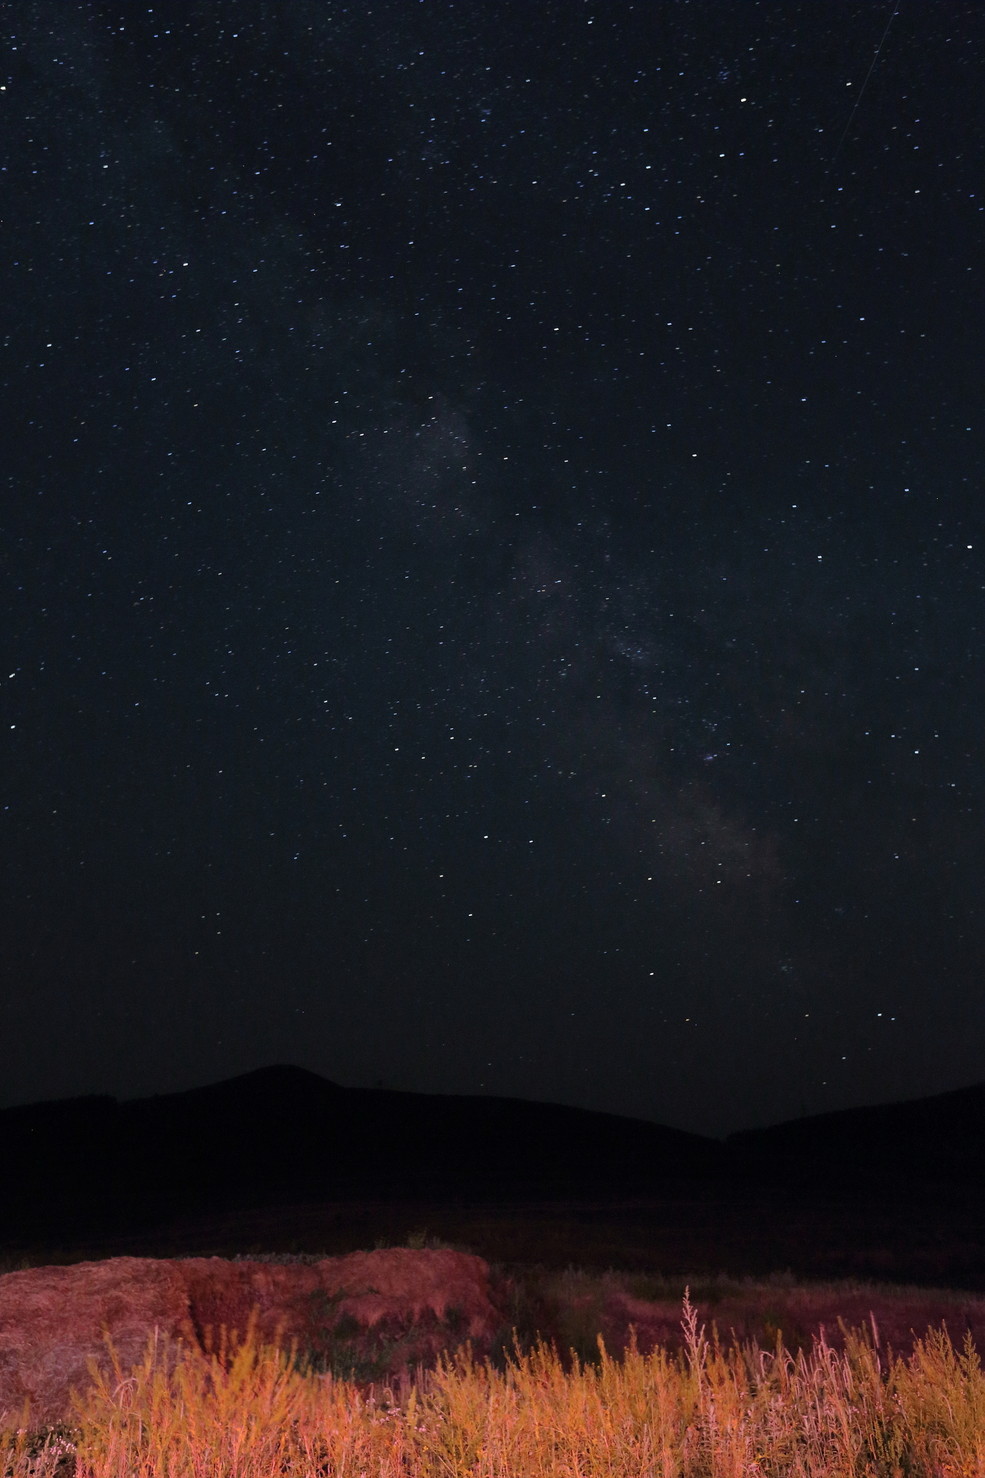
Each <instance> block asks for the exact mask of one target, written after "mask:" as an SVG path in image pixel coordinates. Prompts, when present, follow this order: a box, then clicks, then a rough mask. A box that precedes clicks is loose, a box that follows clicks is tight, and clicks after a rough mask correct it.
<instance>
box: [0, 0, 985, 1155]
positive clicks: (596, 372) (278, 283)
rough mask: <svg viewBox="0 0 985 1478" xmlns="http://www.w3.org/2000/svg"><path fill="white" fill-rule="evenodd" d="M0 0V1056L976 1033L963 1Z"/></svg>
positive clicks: (508, 1089)
mask: <svg viewBox="0 0 985 1478" xmlns="http://www.w3.org/2000/svg"><path fill="white" fill-rule="evenodd" d="M2 36H3V61H2V69H3V72H4V73H5V75H4V77H3V82H4V90H3V92H2V93H0V117H2V128H0V154H2V173H0V216H2V227H0V250H2V282H3V296H2V308H0V316H2V335H0V342H2V359H0V375H2V383H3V402H2V404H3V413H2V460H0V472H2V487H0V534H2V540H0V558H2V582H0V612H2V614H0V643H2V650H3V663H4V665H3V667H2V673H0V677H2V687H0V694H2V697H0V713H2V758H0V802H2V812H0V819H2V825H3V833H2V836H3V842H2V848H0V862H2V868H3V890H2V897H3V909H4V916H3V921H2V932H0V948H2V956H0V966H2V984H0V1105H10V1104H15V1103H22V1102H30V1101H35V1100H39V1099H43V1098H53V1097H65V1096H69V1095H74V1094H81V1093H97V1092H101V1093H112V1094H115V1095H117V1096H118V1097H122V1098H127V1097H136V1096H142V1095H145V1094H150V1093H160V1092H170V1091H174V1090H178V1089H183V1088H189V1087H193V1086H197V1085H199V1084H204V1083H208V1082H214V1081H216V1080H218V1079H221V1078H225V1077H231V1076H233V1075H234V1074H237V1073H240V1072H245V1071H248V1070H249V1069H251V1068H254V1067H259V1066H262V1065H265V1064H268V1063H274V1062H291V1063H295V1064H297V1065H298V1066H302V1067H306V1068H309V1069H311V1070H313V1071H315V1072H318V1073H321V1074H323V1075H324V1076H326V1077H329V1078H332V1079H334V1080H335V1081H337V1082H339V1083H343V1084H347V1085H350V1086H361V1087H373V1086H378V1085H381V1086H386V1087H392V1088H401V1089H409V1090H416V1091H421V1092H436V1093H480V1094H498V1095H507V1096H515V1097H520V1098H527V1099H541V1100H549V1101H554V1102H561V1103H568V1104H574V1105H580V1106H584V1107H587V1108H596V1109H604V1110H607V1111H609V1112H615V1113H623V1114H631V1115H634V1116H638V1117H641V1118H647V1119H653V1120H656V1121H658V1122H661V1123H665V1124H670V1125H675V1126H678V1127H681V1128H685V1129H693V1130H698V1131H701V1132H704V1133H711V1134H724V1133H727V1132H730V1131H732V1130H735V1129H739V1128H745V1127H749V1126H752V1125H755V1124H763V1123H769V1122H776V1121H779V1120H781V1119H784V1118H792V1117H796V1116H797V1115H799V1114H801V1113H804V1112H806V1113H817V1112H821V1111H823V1110H826V1109H832V1108H840V1107H847V1106H850V1105H857V1104H863V1103H874V1102H881V1101H889V1100H893V1099H899V1098H904V1097H915V1096H919V1095H922V1094H925V1093H931V1092H939V1091H943V1090H945V1089H948V1088H954V1087H958V1086H962V1085H965V1084H969V1083H974V1082H977V1081H981V1080H983V1079H985V908H983V899H985V831H983V812H982V805H983V799H985V774H983V765H982V760H983V733H985V663H983V642H985V575H983V552H985V529H983V527H982V525H983V512H985V505H983V497H985V487H983V475H982V470H983V461H985V435H983V430H985V422H983V394H985V286H983V275H985V270H983V269H985V148H983V145H985V111H983V108H982V77H983V75H985V11H983V7H982V5H981V3H980V0H934V3H930V0H899V3H898V4H896V5H894V4H893V3H892V0H890V3H887V4H883V3H876V0H852V3H845V0H824V3H823V4H822V3H818V0H731V3H723V0H637V3H629V0H596V3H587V0H536V3H533V0H359V3H334V0H238V3H237V0H165V3H156V4H153V5H149V4H146V3H127V4H123V3H116V4H104V3H99V0H89V3H78V0H24V3H21V4H18V5H16V6H11V7H8V8H7V10H6V14H5V17H4V20H3V23H2Z"/></svg>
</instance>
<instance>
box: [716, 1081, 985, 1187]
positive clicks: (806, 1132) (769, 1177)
mask: <svg viewBox="0 0 985 1478" xmlns="http://www.w3.org/2000/svg"><path fill="white" fill-rule="evenodd" d="M726 1151H727V1154H728V1158H729V1163H730V1170H731V1174H732V1175H733V1176H735V1177H737V1178H739V1179H742V1180H745V1181H747V1182H750V1183H763V1182H774V1183H779V1184H783V1185H785V1186H788V1187H802V1188H809V1187H810V1186H811V1184H815V1185H817V1186H818V1187H819V1188H820V1187H822V1186H827V1187H830V1186H832V1185H837V1186H839V1187H841V1188H844V1189H846V1190H851V1191H852V1192H853V1193H855V1194H859V1193H861V1192H868V1193H869V1194H871V1195H885V1194H890V1193H894V1192H898V1193H900V1194H905V1195H911V1196H912V1195H914V1194H916V1193H918V1192H924V1193H926V1194H927V1195H944V1196H948V1197H951V1198H954V1197H957V1198H959V1199H962V1200H966V1201H967V1200H973V1199H977V1198H982V1197H983V1196H985V1083H978V1084H975V1085H974V1086H973V1087H970V1088H957V1089H954V1090H952V1091H951V1092H949V1093H937V1094H934V1095H933V1096H932V1097H928V1098H916V1099H908V1100H905V1101H903V1102H901V1103H889V1104H877V1105H875V1106H873V1107H869V1108H856V1109H841V1110H838V1111H836V1112H833V1113H827V1114H816V1115H812V1116H811V1117H810V1118H803V1119H794V1120H790V1121H788V1122H786V1123H783V1124H775V1125H772V1126H770V1127H769V1128H767V1129H752V1130H746V1131H743V1132H742V1133H739V1134H732V1135H730V1136H729V1138H728V1140H727V1141H726Z"/></svg>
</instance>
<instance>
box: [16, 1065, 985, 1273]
mask: <svg viewBox="0 0 985 1478" xmlns="http://www.w3.org/2000/svg"><path fill="white" fill-rule="evenodd" d="M983 1125H985V1087H983V1086H979V1087H974V1088H968V1089H964V1090H959V1091H957V1092H954V1093H948V1094H943V1095H940V1096H939V1097H934V1098H929V1099H922V1100H916V1101H913V1102H908V1103H902V1104H894V1105H887V1106H885V1107H875V1108H869V1109H859V1110H847V1111H843V1112H841V1113H836V1114H830V1115H824V1116H820V1117H818V1118H814V1119H803V1120H797V1121H793V1122H790V1123H787V1124H781V1125H778V1126H775V1127H773V1128H768V1129H763V1130H757V1131H750V1132H746V1133H741V1134H736V1135H731V1136H729V1138H728V1139H727V1140H725V1141H721V1140H714V1139H709V1138H704V1137H702V1136H699V1135H692V1134H686V1133H683V1132H681V1131H678V1130H673V1129H668V1128H664V1127H662V1126H659V1125H656V1124H650V1123H645V1122H641V1121H634V1120H627V1119H621V1118H619V1117H617V1116H614V1115H606V1114H595V1113H590V1112H587V1111H585V1110H581V1109H574V1108H565V1107H561V1106H557V1105H552V1104H542V1103H529V1102H520V1101H517V1100H509V1099H497V1098H479V1097H473V1098H469V1097H457V1098H456V1097H445V1096H441V1095H427V1094H411V1093H395V1092H392V1091H387V1090H382V1089H380V1090H373V1089H359V1088H342V1087H340V1086H338V1085H337V1084H335V1083H331V1082H329V1081H327V1080H325V1079H322V1078H319V1077H318V1076H317V1075H316V1074H314V1073H310V1072H307V1071H305V1070H303V1069H299V1068H292V1067H287V1066H280V1067H270V1068H266V1069H261V1070H258V1071H256V1072H253V1073H248V1074H246V1075H244V1076H242V1077H239V1078H234V1079H230V1080H228V1081H226V1082H222V1083H217V1084H212V1085H209V1086H206V1087H202V1088H199V1089H193V1090H190V1091H187V1092H184V1093H177V1094H166V1095H160V1096H157V1097H153V1098H147V1099H137V1100H131V1101H125V1102H122V1103H118V1102H117V1101H116V1100H114V1099H112V1098H110V1097H108V1096H107V1097H102V1098H97V1097H94V1098H88V1099H77V1100H68V1101H62V1102H54V1103H43V1104H35V1105H26V1106H24V1107H21V1108H16V1109H6V1110H3V1111H2V1112H0V1183H2V1185H3V1186H4V1200H3V1216H2V1228H0V1247H2V1248H3V1249H4V1251H5V1253H6V1255H7V1256H8V1258H10V1259H16V1255H17V1254H18V1252H25V1251H31V1252H32V1256H33V1257H34V1258H35V1260H36V1258H37V1255H38V1249H40V1248H47V1249H49V1251H51V1252H54V1253H57V1254H58V1255H59V1256H61V1255H65V1256H72V1257H76V1258H77V1257H80V1256H82V1255H83V1254H85V1255H88V1256H94V1255H95V1256H98V1255H110V1254H112V1255H122V1254H124V1253H126V1254H130V1253H141V1254H142V1255H143V1254H147V1255H150V1254H151V1252H152V1250H153V1255H159V1256H178V1255H185V1256H187V1255H192V1254H195V1255H200V1254H206V1253H212V1254H216V1253H218V1254H220V1255H224V1256H231V1255H234V1254H244V1253H246V1252H249V1251H253V1252H259V1251H266V1252H271V1253H272V1252H275V1251H282V1252H294V1253H298V1252H301V1251H305V1250H306V1251H312V1252H313V1251H315V1250H321V1251H323V1252H324V1251H326V1250H328V1249H333V1250H347V1251H348V1250H351V1249H352V1248H354V1247H357V1246H360V1245H367V1246H372V1245H373V1244H374V1243H375V1242H376V1241H378V1240H379V1239H380V1238H394V1237H396V1238H398V1239H399V1238H401V1237H403V1236H404V1235H406V1234H407V1233H408V1232H414V1231H416V1232H417V1233H418V1234H422V1233H425V1232H426V1233H428V1234H429V1235H430V1236H432V1237H436V1238H440V1239H445V1240H449V1241H455V1242H456V1243H462V1244H463V1245H466V1244H467V1245H468V1246H469V1247H470V1249H471V1250H473V1251H476V1252H479V1253H480V1254H481V1255H484V1256H489V1257H494V1258H497V1259H500V1260H506V1261H510V1260H513V1261H521V1262H522V1261H527V1262H530V1261H538V1262H543V1263H545V1264H546V1265H553V1266H555V1267H564V1266H567V1265H569V1264H573V1265H584V1266H595V1267H596V1268H605V1267H609V1266H613V1267H615V1266H621V1267H623V1268H631V1267H637V1268H640V1269H647V1270H650V1271H652V1272H656V1273H663V1274H673V1275H686V1274H688V1273H691V1274H694V1273H703V1274H706V1275H707V1274H715V1273H729V1274H731V1275H733V1276H737V1275H742V1274H744V1273H749V1274H751V1273H756V1274H768V1273H776V1272H784V1271H786V1272H788V1273H792V1274H799V1275H801V1276H804V1277H810V1276H815V1277H829V1278H830V1277H859V1278H877V1279H884V1280H887V1281H895V1282H898V1283H920V1282H923V1283H928V1284H934V1285H946V1284H949V1283H950V1284H952V1285H953V1286H955V1287H962V1288H965V1289H968V1290H976V1289H983V1290H985V1273H983V1271H982V1269H983V1246H985V1241H983V1238H985V1173H983V1170H985V1167H983V1158H985V1149H983V1147H985V1133H983Z"/></svg>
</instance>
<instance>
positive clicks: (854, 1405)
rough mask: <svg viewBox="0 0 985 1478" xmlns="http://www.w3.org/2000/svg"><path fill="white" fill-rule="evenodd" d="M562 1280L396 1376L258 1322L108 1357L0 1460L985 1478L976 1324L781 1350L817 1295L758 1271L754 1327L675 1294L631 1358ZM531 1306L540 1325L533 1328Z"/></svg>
mask: <svg viewBox="0 0 985 1478" xmlns="http://www.w3.org/2000/svg"><path fill="white" fill-rule="evenodd" d="M413 1240H415V1241H417V1242H418V1244H420V1242H421V1241H422V1240H425V1239H423V1238H415V1239H413ZM559 1276H560V1275H558V1274H557V1273H556V1272H555V1273H553V1274H549V1273H548V1272H547V1271H545V1270H541V1271H540V1272H539V1273H537V1272H536V1271H534V1270H528V1272H527V1275H526V1277H525V1278H524V1279H520V1280H518V1281H516V1282H515V1289H516V1296H515V1302H514V1307H513V1310H512V1312H513V1314H514V1315H515V1327H516V1334H515V1337H511V1339H510V1340H509V1341H508V1342H504V1347H503V1349H502V1351H501V1352H497V1353H496V1354H494V1355H493V1356H492V1357H490V1358H487V1359H485V1360H479V1359H475V1358H473V1357H472V1354H471V1351H470V1350H469V1348H468V1346H465V1347H463V1348H462V1349H461V1350H459V1351H458V1352H456V1353H455V1354H454V1355H448V1356H447V1357H445V1358H443V1359H442V1361H441V1362H440V1363H439V1365H438V1367H437V1368H436V1369H433V1370H431V1371H425V1370H419V1371H417V1372H416V1373H415V1374H414V1376H413V1377H412V1378H411V1377H408V1378H407V1379H405V1380H404V1381H403V1382H402V1383H400V1384H399V1386H396V1387H393V1386H388V1385H386V1384H385V1383H376V1384H372V1383H370V1384H367V1383H366V1382H365V1381H362V1382H360V1381H357V1380H351V1379H346V1378H344V1377H343V1376H342V1375H341V1374H339V1373H321V1372H318V1371H316V1370H313V1369H312V1368H311V1367H310V1366H308V1365H306V1363H305V1361H304V1360H303V1358H302V1357H301V1356H299V1355H298V1352H296V1351H294V1352H291V1353H287V1352H284V1351H278V1350H275V1349H271V1348H263V1347H261V1346H259V1345H258V1344H257V1342H256V1340H255V1339H254V1338H253V1333H252V1331H247V1334H246V1337H245V1338H244V1340H243V1341H242V1342H241V1343H239V1344H235V1343H232V1344H231V1345H230V1346H229V1347H228V1348H227V1347H226V1345H225V1343H223V1344H222V1345H221V1346H220V1348H219V1350H218V1351H217V1353H216V1354H214V1355H212V1356H206V1355H202V1354H200V1353H198V1352H194V1353H193V1352H187V1353H186V1354H185V1356H184V1357H183V1359H182V1361H181V1362H180V1363H179V1365H178V1367H177V1368H176V1369H175V1370H174V1371H173V1373H172V1375H171V1376H170V1377H167V1376H165V1375H164V1374H163V1373H162V1372H161V1371H159V1370H157V1369H155V1365H154V1352H153V1348H152V1347H151V1346H149V1347H148V1351H147V1355H146V1358H145V1360H144V1361H143V1363H142V1364H141V1365H140V1366H139V1367H137V1368H136V1369H135V1370H133V1371H125V1370H121V1369H120V1368H119V1365H118V1363H117V1364H116V1368H115V1372H114V1376H113V1378H112V1379H111V1380H109V1381H106V1380H105V1379H101V1378H99V1379H96V1380H95V1382H94V1384H93V1386H92V1388H91V1390H90V1391H88V1392H87V1393H85V1394H84V1395H81V1396H80V1397H78V1398H77V1403H76V1414H75V1420H74V1421H73V1423H72V1424H71V1425H70V1426H65V1427H61V1428H58V1429H54V1430H48V1431H45V1432H37V1433H31V1432H30V1430H29V1428H28V1427H27V1426H26V1425H24V1426H20V1427H17V1426H13V1427H11V1428H9V1429H8V1430H7V1431H6V1432H3V1433H0V1464H2V1470H0V1471H2V1474H3V1478H71V1475H73V1474H74V1475H75V1478H272V1475H297V1478H315V1475H318V1478H330V1475H331V1478H398V1475H399V1478H460V1475H461V1478H464V1475H470V1478H547V1475H552V1478H553V1475H565V1478H624V1475H625V1478H650V1475H654V1478H753V1475H763V1478H781V1475H782V1478H786V1475H798V1478H800V1475H802V1478H808V1475H809V1478H855V1475H859V1478H862V1475H864V1478H983V1475H985V1374H983V1372H982V1369H981V1366H980V1363H979V1359H978V1355H977V1353H976V1350H975V1347H974V1344H973V1342H972V1340H971V1337H970V1336H966V1338H965V1339H964V1341H956V1342H954V1343H952V1340H951V1339H950V1337H949V1336H948V1334H947V1332H946V1331H945V1330H944V1329H943V1328H937V1329H936V1330H930V1331H929V1332H927V1333H926V1334H925V1335H923V1336H922V1337H920V1338H916V1339H911V1341H910V1347H909V1349H908V1350H907V1351H906V1352H905V1353H903V1354H896V1353H894V1352H893V1350H892V1348H891V1347H890V1346H889V1345H888V1344H887V1342H886V1340H885V1338H884V1337H883V1335H882V1333H881V1331H880V1328H879V1326H878V1324H877V1322H876V1321H875V1319H872V1320H869V1321H866V1322H865V1323H863V1324H859V1325H858V1326H857V1327H856V1328H855V1329H854V1330H852V1329H850V1328H848V1327H847V1326H844V1325H843V1326H842V1327H840V1328H836V1329H834V1330H833V1331H832V1333H831V1336H830V1337H829V1336H828V1335H826V1334H824V1333H821V1334H818V1333H817V1332H815V1333H814V1334H813V1335H811V1336H810V1338H807V1337H806V1336H805V1335H803V1333H801V1335H800V1336H799V1337H798V1338H797V1340H796V1341H795V1344H796V1345H797V1346H798V1347H796V1348H790V1346H789V1343H788V1342H787V1341H786V1340H785V1334H784V1331H783V1329H782V1328H779V1327H774V1326H775V1323H776V1317H777V1316H776V1315H775V1313H774V1312H772V1305H773V1304H775V1303H776V1300H777V1297H778V1293H780V1292H782V1293H783V1294H784V1295H785V1297H786V1298H787V1300H788V1302H787V1304H786V1307H787V1308H789V1299H790V1298H792V1297H794V1298H796V1297H799V1298H800V1299H801V1304H800V1305H799V1306H800V1307H803V1308H808V1309H810V1308H815V1309H816V1307H818V1306H819V1305H818V1303H817V1300H818V1298H819V1297H820V1295H818V1294H817V1293H816V1292H815V1293H812V1291H811V1290H810V1289H801V1288H798V1287H796V1286H793V1285H791V1284H790V1281H789V1279H788V1280H786V1281H784V1280H783V1279H780V1280H775V1281H774V1283H773V1284H772V1285H771V1284H760V1285H759V1286H758V1291H756V1293H755V1298H754V1299H753V1303H754V1304H755V1299H758V1300H759V1310H758V1311H759V1315H761V1317H758V1318H755V1319H753V1320H752V1321H751V1323H747V1325H746V1327H747V1328H750V1329H752V1330H753V1334H752V1335H751V1336H750V1337H746V1338H742V1337H739V1335H736V1334H733V1333H732V1331H731V1330H730V1333H729V1338H728V1340H726V1339H724V1338H722V1337H721V1336H720V1334H719V1330H718V1327H717V1321H716V1324H715V1325H714V1326H712V1327H711V1328H709V1327H707V1326H706V1324H703V1323H702V1322H701V1320H700V1319H699V1315H698V1312H697V1309H696V1307H695V1304H694V1303H693V1302H692V1297H691V1293H690V1291H688V1292H686V1293H685V1296H684V1301H683V1306H681V1305H680V1304H679V1305H678V1309H677V1315H676V1326H677V1327H676V1331H675V1333H676V1338H675V1339H673V1340H668V1341H667V1342H666V1343H663V1344H658V1345H655V1346H654V1347H653V1348H652V1350H649V1351H647V1352H641V1350H640V1349H639V1348H638V1346H637V1345H636V1342H635V1339H633V1338H632V1337H631V1339H630V1341H629V1344H628V1348H626V1349H625V1350H624V1351H620V1352H619V1353H618V1354H614V1353H611V1352H610V1351H609V1350H607V1348H606V1346H605V1342H604V1339H603V1338H600V1337H599V1336H598V1334H597V1332H596V1333H594V1334H593V1330H594V1328H595V1325H597V1323H598V1319H597V1318H596V1315H597V1313H598V1310H599V1309H600V1308H601V1306H602V1304H603V1302H604V1298H603V1293H604V1287H603V1285H604V1279H603V1278H601V1277H600V1276H599V1275H598V1274H589V1273H587V1272H580V1271H579V1270H577V1269H570V1270H569V1271H568V1273H567V1274H566V1275H564V1276H563V1277H560V1282H559ZM624 1281H625V1280H624ZM674 1281H675V1280H666V1284H665V1291H669V1287H670V1284H671V1283H672V1282H674ZM675 1286H676V1288H677V1291H678V1297H679V1295H680V1283H679V1281H676V1284H675ZM846 1288H847V1285H846ZM593 1291H594V1295H595V1297H594V1302H593ZM637 1292H638V1293H640V1294H643V1295H649V1296H651V1297H653V1296H656V1295H659V1293H660V1287H659V1286H658V1283H657V1282H655V1280H654V1279H653V1278H652V1277H649V1278H647V1279H644V1280H643V1281H642V1282H641V1283H638V1285H637ZM735 1292H736V1290H735V1287H734V1286H733V1285H731V1284H729V1283H728V1281H727V1280H725V1281H723V1282H722V1283H721V1284H720V1285H719V1286H718V1288H717V1290H712V1289H709V1287H705V1288H704V1289H703V1290H702V1293H703V1297H704V1301H705V1302H706V1303H707V1301H708V1298H709V1296H710V1294H712V1293H714V1294H715V1297H716V1298H717V1300H718V1307H720V1308H725V1307H729V1305H728V1298H729V1296H730V1295H731V1296H733V1297H734V1296H735ZM747 1293H749V1294H750V1295H752V1293H753V1290H752V1289H747ZM849 1293H850V1294H851V1298H849ZM697 1294H698V1290H695V1297H697ZM830 1295H831V1290H829V1291H828V1306H830ZM845 1296H846V1307H847V1306H849V1304H851V1306H853V1307H862V1306H864V1305H865V1304H866V1303H867V1302H868V1304H869V1305H870V1306H872V1307H879V1308H880V1309H882V1308H885V1307H886V1305H887V1293H886V1290H884V1289H879V1288H876V1287H872V1288H871V1289H869V1290H866V1289H864V1288H861V1289H860V1288H859V1287H858V1286H854V1287H853V1288H851V1289H850V1290H848V1291H847V1292H846V1295H845ZM812 1298H813V1303H812ZM853 1300H854V1302H853ZM713 1301H714V1300H713ZM563 1309H567V1311H568V1317H567V1319H565V1318H562V1311H563ZM586 1310H587V1312H586ZM572 1311H576V1312H574V1313H573V1312H572ZM541 1315H546V1316H547V1322H548V1324H549V1326H550V1328H551V1333H550V1337H549V1338H548V1337H544V1335H543V1331H542V1329H540V1328H538V1324H539V1319H540V1316H541ZM733 1328H734V1326H733Z"/></svg>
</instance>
